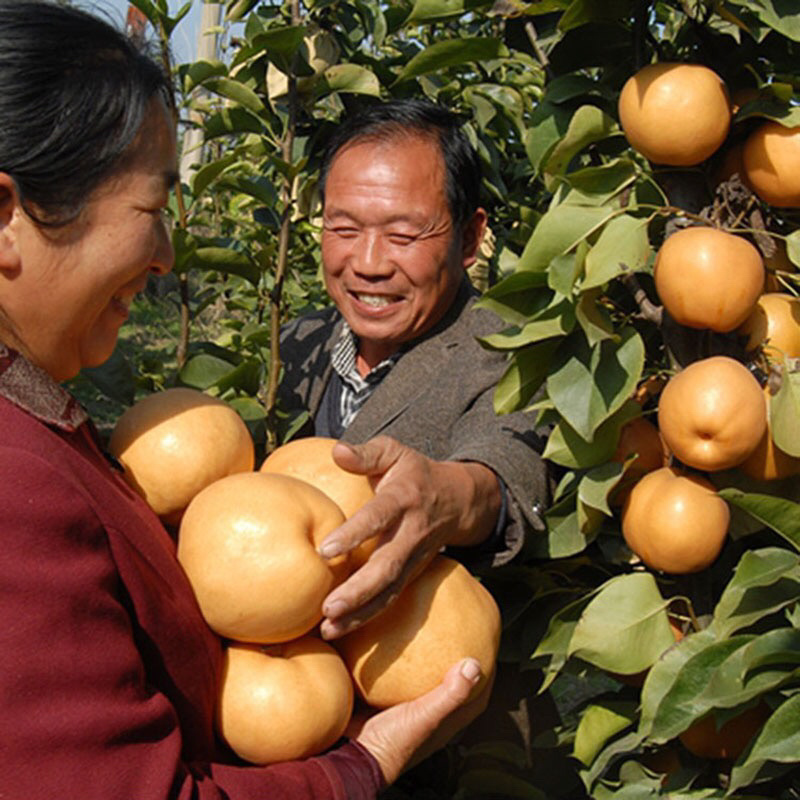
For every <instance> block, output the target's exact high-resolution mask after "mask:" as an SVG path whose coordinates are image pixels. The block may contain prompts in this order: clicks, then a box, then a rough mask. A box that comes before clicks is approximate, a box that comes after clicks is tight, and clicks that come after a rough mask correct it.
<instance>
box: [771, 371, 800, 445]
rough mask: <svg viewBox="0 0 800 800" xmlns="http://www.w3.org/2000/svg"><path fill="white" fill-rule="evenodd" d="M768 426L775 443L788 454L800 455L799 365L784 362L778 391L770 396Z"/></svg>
mask: <svg viewBox="0 0 800 800" xmlns="http://www.w3.org/2000/svg"><path fill="white" fill-rule="evenodd" d="M769 413H770V427H771V429H772V439H773V441H774V442H775V444H776V445H777V446H778V447H779V448H780V449H781V450H783V452H784V453H787V454H788V455H790V456H795V457H800V367H798V368H796V369H790V368H789V366H788V363H787V362H784V368H783V379H782V380H781V388H780V389H779V390H778V393H777V394H775V395H773V396H772V397H771V398H770V412H769Z"/></svg>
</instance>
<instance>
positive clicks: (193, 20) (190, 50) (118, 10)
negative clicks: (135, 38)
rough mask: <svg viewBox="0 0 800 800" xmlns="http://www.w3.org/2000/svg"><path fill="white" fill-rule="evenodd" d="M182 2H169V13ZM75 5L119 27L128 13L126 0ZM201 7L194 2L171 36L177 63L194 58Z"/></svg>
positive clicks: (198, 1)
mask: <svg viewBox="0 0 800 800" xmlns="http://www.w3.org/2000/svg"><path fill="white" fill-rule="evenodd" d="M184 2H185V0H169V2H168V5H169V9H170V12H173V13H174V12H176V11H177V10H178V9H179V8H181V7H182V6H183V4H184ZM77 5H80V6H81V7H82V8H85V9H86V10H88V11H92V10H96V11H99V12H102V13H101V16H107V17H109V18H110V19H111V21H112V22H114V23H115V24H117V25H120V26H122V25H124V23H125V17H126V14H127V12H128V0H78V3H77ZM202 5H203V0H194V2H193V4H192V9H191V11H189V13H188V14H187V15H186V16H185V17H184V18H183V19H182V20H181V22H180V23H179V24H178V27H177V28H175V31H174V32H173V34H172V49H173V54H174V57H175V60H176V61H177V62H178V63H182V62H184V61H191V60H192V59H193V57H194V53H195V44H196V42H197V34H198V29H199V27H200V17H201V10H202Z"/></svg>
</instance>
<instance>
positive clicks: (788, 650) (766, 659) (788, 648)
mask: <svg viewBox="0 0 800 800" xmlns="http://www.w3.org/2000/svg"><path fill="white" fill-rule="evenodd" d="M798 667H800V631H798V630H795V629H794V628H775V629H773V630H771V631H766V632H765V633H761V634H760V635H759V636H757V637H756V638H755V639H753V640H752V641H751V642H749V643H748V644H745V645H744V646H743V647H740V648H738V649H737V650H735V651H734V652H733V653H731V655H729V656H728V657H727V658H726V659H725V660H724V661H723V662H722V663H721V664H720V665H719V667H717V669H716V671H715V672H714V674H713V675H712V676H711V680H710V681H709V683H708V686H707V687H706V689H705V691H704V692H703V695H702V700H703V702H705V703H706V704H707V705H708V706H709V707H711V708H734V707H736V706H739V705H742V704H743V703H748V702H750V701H751V700H753V699H755V698H756V697H760V696H761V695H762V694H764V693H765V692H767V691H770V690H772V689H775V688H777V687H779V686H781V685H782V684H784V683H786V682H787V681H790V680H793V679H794V678H795V677H796V674H797V669H798Z"/></svg>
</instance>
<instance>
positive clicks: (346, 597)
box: [319, 436, 502, 639]
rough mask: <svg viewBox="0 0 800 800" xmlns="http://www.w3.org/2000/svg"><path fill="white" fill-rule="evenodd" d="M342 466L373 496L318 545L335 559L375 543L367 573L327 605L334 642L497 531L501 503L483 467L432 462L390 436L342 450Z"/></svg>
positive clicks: (326, 630) (326, 629)
mask: <svg viewBox="0 0 800 800" xmlns="http://www.w3.org/2000/svg"><path fill="white" fill-rule="evenodd" d="M333 457H334V460H335V461H336V463H337V464H338V465H339V466H340V467H342V468H343V469H346V470H348V471H350V472H355V473H359V474H362V475H367V476H369V477H370V480H371V481H372V482H373V485H374V486H375V497H374V498H373V499H372V500H371V501H370V502H369V503H367V504H366V505H364V506H363V507H362V508H361V509H360V510H359V511H357V512H356V513H355V514H354V515H353V516H352V517H351V518H350V519H349V520H347V522H345V523H344V524H343V525H341V526H340V527H338V528H337V529H336V530H335V531H333V532H332V533H331V534H329V535H328V537H327V538H326V539H325V540H324V541H323V542H322V544H321V545H320V548H319V550H320V553H321V554H322V555H323V556H324V557H326V558H332V557H334V556H336V555H339V554H341V553H345V552H349V551H350V550H353V549H354V548H356V547H358V545H359V544H361V543H362V542H363V541H365V540H367V539H369V538H370V537H372V536H377V537H378V545H377V547H376V549H375V550H374V552H373V553H372V555H371V556H370V557H369V560H368V561H367V563H366V564H364V566H362V567H361V568H360V569H359V570H358V571H356V572H355V573H353V575H351V576H350V577H349V578H348V580H347V581H345V582H344V583H342V584H341V585H340V586H338V587H337V588H336V589H334V590H333V591H332V592H331V593H330V594H329V595H328V597H327V598H326V599H325V601H324V602H323V605H322V612H323V614H324V615H325V619H323V621H322V624H321V627H320V633H321V634H322V636H323V637H324V638H326V639H334V638H336V637H338V636H341V635H342V634H344V633H347V632H348V631H350V630H352V629H354V628H356V627H358V626H359V625H361V624H363V623H364V622H366V621H367V620H368V619H370V618H372V617H374V616H375V615H376V614H377V613H378V612H380V611H381V610H382V609H383V608H385V607H386V606H387V605H388V604H389V603H391V602H392V601H393V600H394V598H396V597H397V595H398V594H399V593H400V591H401V589H402V588H403V587H404V586H405V585H406V583H407V582H408V581H409V580H411V579H412V578H413V577H414V576H416V575H417V574H419V572H420V571H421V570H422V569H424V567H425V566H426V565H427V564H428V563H429V562H430V561H431V559H432V558H433V557H434V556H435V555H436V553H438V552H439V551H440V550H441V548H442V547H443V546H445V545H459V546H468V545H474V544H477V543H479V542H481V541H483V540H484V539H485V538H486V537H487V536H488V535H489V534H490V533H491V531H492V530H493V528H494V525H495V522H496V520H497V514H498V512H499V509H500V505H501V502H502V498H501V494H500V488H499V484H498V482H497V478H496V477H495V475H494V473H493V472H492V471H491V470H490V469H489V468H488V467H486V466H484V465H483V464H479V463H477V462H457V461H434V460H432V459H430V458H427V457H425V456H423V455H422V454H421V453H418V452H417V451H416V450H413V449H411V448H410V447H406V446H405V445H402V444H400V442H398V441H396V440H395V439H392V438H390V437H388V436H378V437H375V438H374V439H371V440H370V441H369V442H367V443H365V444H363V445H346V444H343V443H341V442H340V443H338V444H336V445H335V447H334V449H333Z"/></svg>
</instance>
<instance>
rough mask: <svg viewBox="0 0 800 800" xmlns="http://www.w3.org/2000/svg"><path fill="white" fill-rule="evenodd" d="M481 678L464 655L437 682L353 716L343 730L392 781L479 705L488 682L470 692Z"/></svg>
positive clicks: (469, 717) (485, 696) (443, 740)
mask: <svg viewBox="0 0 800 800" xmlns="http://www.w3.org/2000/svg"><path fill="white" fill-rule="evenodd" d="M480 678H481V668H480V665H479V664H478V662H477V661H476V660H475V659H474V658H465V659H464V660H463V661H461V662H460V663H458V664H456V665H454V666H453V667H451V668H450V670H449V671H448V672H447V674H446V675H445V677H444V680H443V681H442V682H441V683H440V684H439V685H438V686H437V687H436V688H434V689H432V690H431V691H430V692H427V693H426V694H424V695H422V696H421V697H418V698H417V699H416V700H412V701H411V702H408V703H401V704H400V705H397V706H392V708H388V709H386V710H385V711H381V712H379V713H377V714H374V715H373V716H370V717H368V718H366V719H355V718H354V720H353V722H352V723H351V727H350V728H349V729H348V734H349V735H350V737H351V738H353V739H355V740H356V741H357V742H359V743H360V744H361V745H362V746H363V747H365V748H366V749H367V750H369V752H370V753H372V755H373V756H375V758H376V759H377V761H378V764H379V765H380V768H381V772H383V776H384V778H385V779H386V782H387V783H393V782H394V781H395V780H397V778H398V776H399V775H400V774H401V773H402V772H403V771H404V770H405V769H407V768H408V767H409V766H411V765H412V764H414V763H416V762H418V761H420V760H421V759H422V758H424V757H426V756H427V755H430V753H432V752H434V751H435V750H436V749H438V748H440V747H442V746H444V745H445V744H446V742H447V741H448V740H449V739H450V738H452V737H453V736H454V735H455V734H456V733H457V732H458V731H459V730H461V728H463V727H464V726H465V725H467V724H468V723H469V722H471V721H472V720H473V719H474V718H475V717H477V716H478V714H480V713H481V711H483V709H484V708H485V707H486V701H487V700H488V697H489V688H490V687H487V689H486V690H482V691H481V693H480V694H479V695H478V696H477V697H475V698H471V697H470V693H471V692H472V691H473V689H474V688H475V685H476V684H477V683H478V681H479V680H480ZM490 683H491V682H490ZM434 734H436V736H435V739H432V737H433V736H434Z"/></svg>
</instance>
